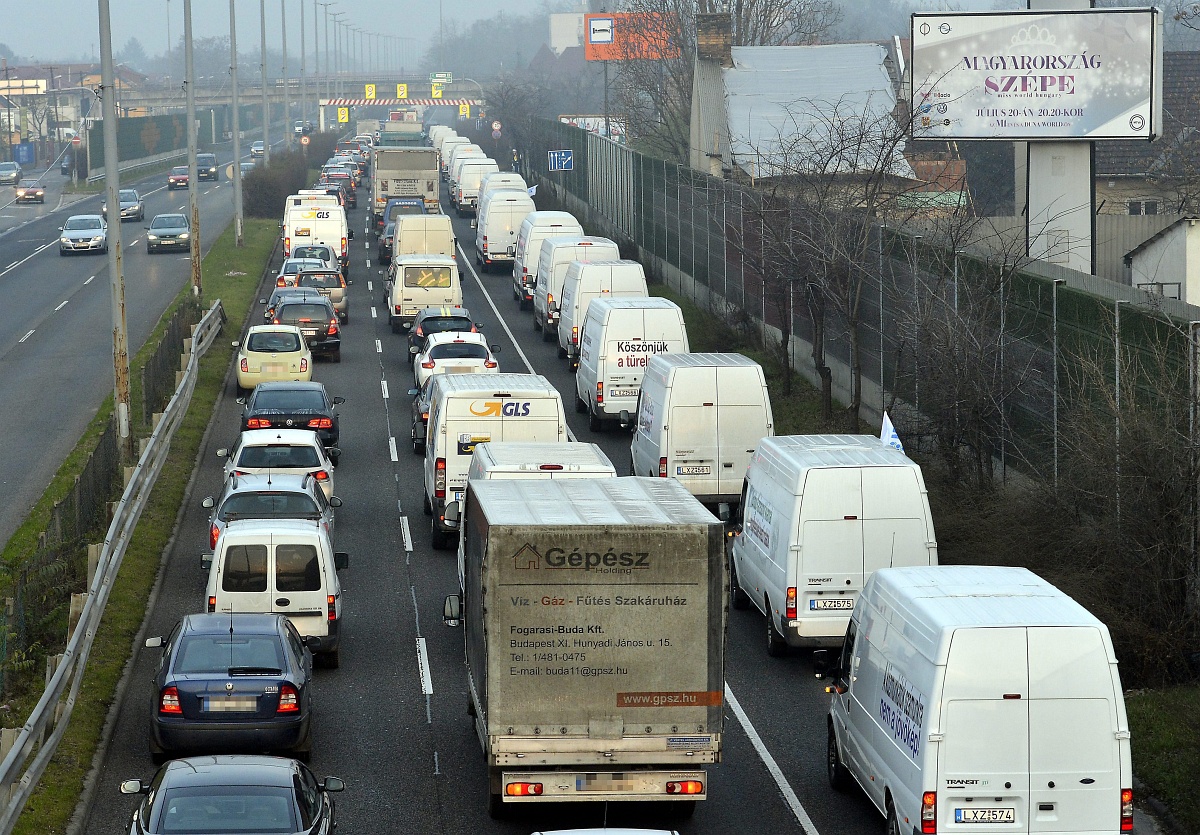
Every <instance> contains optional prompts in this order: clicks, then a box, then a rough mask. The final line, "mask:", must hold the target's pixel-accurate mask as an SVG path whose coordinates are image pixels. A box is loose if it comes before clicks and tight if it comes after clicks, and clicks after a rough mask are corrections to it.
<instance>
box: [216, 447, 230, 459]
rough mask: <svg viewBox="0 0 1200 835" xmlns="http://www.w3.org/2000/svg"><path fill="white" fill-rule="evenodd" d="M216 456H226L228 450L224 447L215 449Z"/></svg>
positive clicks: (227, 455)
mask: <svg viewBox="0 0 1200 835" xmlns="http://www.w3.org/2000/svg"><path fill="white" fill-rule="evenodd" d="M217 457H218V458H228V457H229V450H228V449H226V448H225V447H221V448H220V449H218V450H217Z"/></svg>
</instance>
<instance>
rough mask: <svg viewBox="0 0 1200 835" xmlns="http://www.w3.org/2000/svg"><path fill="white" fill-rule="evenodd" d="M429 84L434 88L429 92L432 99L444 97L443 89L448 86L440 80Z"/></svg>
mask: <svg viewBox="0 0 1200 835" xmlns="http://www.w3.org/2000/svg"><path fill="white" fill-rule="evenodd" d="M429 86H430V87H431V88H432V89H431V91H430V93H429V97H430V98H431V99H440V98H441V97H442V90H444V89H445V88H446V86H445V85H444V84H442V83H440V82H435V83H433V84H430V85H429Z"/></svg>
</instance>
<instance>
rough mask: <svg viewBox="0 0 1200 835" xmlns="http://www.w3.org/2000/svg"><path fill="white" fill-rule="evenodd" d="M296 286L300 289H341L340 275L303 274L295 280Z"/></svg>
mask: <svg viewBox="0 0 1200 835" xmlns="http://www.w3.org/2000/svg"><path fill="white" fill-rule="evenodd" d="M296 284H297V285H299V286H300V287H329V288H333V287H341V286H342V276H341V274H340V273H304V274H302V275H301V276H300V277H299V278H297V279H296Z"/></svg>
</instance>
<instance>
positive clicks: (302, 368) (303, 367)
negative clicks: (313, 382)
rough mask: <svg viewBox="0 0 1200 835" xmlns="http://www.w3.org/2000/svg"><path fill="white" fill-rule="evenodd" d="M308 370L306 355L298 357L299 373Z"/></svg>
mask: <svg viewBox="0 0 1200 835" xmlns="http://www.w3.org/2000/svg"><path fill="white" fill-rule="evenodd" d="M307 370H308V357H301V358H300V373H301V374H303V373H304V372H305V371H307Z"/></svg>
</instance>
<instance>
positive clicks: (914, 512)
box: [862, 467, 929, 582]
mask: <svg viewBox="0 0 1200 835" xmlns="http://www.w3.org/2000/svg"><path fill="white" fill-rule="evenodd" d="M862 492H863V497H862V498H863V501H862V504H863V511H862V519H863V581H864V582H865V581H866V578H867V577H869V576H870V575H871V574H872V573H873V572H875V571H876V570H877V569H880V568H898V567H900V566H907V565H928V564H929V548H928V547H927V544H926V543H927V539H928V536H927V533H926V528H925V504H924V502H923V501H922V500H921V486H920V484H919V482H918V481H917V473H916V471H915V470H913V469H911V468H909V467H863V468H862Z"/></svg>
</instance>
